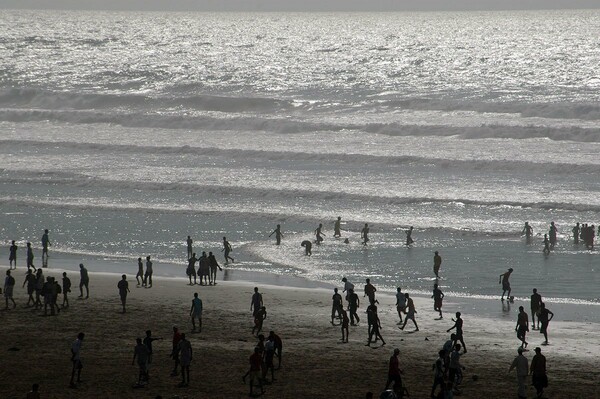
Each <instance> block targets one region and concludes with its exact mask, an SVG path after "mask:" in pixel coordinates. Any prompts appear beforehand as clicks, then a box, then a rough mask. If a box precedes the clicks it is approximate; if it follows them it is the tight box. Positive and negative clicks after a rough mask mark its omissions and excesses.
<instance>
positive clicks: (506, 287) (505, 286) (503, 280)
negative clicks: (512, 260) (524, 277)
mask: <svg viewBox="0 0 600 399" xmlns="http://www.w3.org/2000/svg"><path fill="white" fill-rule="evenodd" d="M512 272H513V269H512V267H511V268H509V269H508V271H507V272H506V273H502V274H501V275H500V278H499V280H498V284H502V297H501V298H500V300H501V301H503V300H504V294H506V293H507V292H508V294H507V295H506V299H508V300H510V281H508V279H509V278H510V275H511V274H512Z"/></svg>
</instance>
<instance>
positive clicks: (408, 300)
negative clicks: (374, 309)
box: [399, 293, 419, 331]
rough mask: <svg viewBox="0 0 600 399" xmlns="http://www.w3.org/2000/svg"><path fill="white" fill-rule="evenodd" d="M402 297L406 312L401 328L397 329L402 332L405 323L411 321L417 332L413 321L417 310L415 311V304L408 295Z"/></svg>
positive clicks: (415, 321)
mask: <svg viewBox="0 0 600 399" xmlns="http://www.w3.org/2000/svg"><path fill="white" fill-rule="evenodd" d="M404 297H405V298H406V308H407V309H408V311H407V313H406V317H404V324H402V327H399V328H400V329H401V330H404V327H406V323H408V321H409V320H412V322H413V323H414V324H415V331H419V326H418V325H417V320H415V314H416V313H417V309H415V303H414V301H413V299H412V298H411V297H410V295H408V293H406V294H404Z"/></svg>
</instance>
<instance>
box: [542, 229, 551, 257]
mask: <svg viewBox="0 0 600 399" xmlns="http://www.w3.org/2000/svg"><path fill="white" fill-rule="evenodd" d="M550 250H551V248H550V240H549V239H548V234H544V250H543V251H542V252H544V254H545V255H549V254H550Z"/></svg>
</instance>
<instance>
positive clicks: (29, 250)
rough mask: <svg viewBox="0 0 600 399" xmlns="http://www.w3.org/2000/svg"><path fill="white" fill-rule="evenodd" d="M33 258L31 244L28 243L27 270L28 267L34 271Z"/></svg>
mask: <svg viewBox="0 0 600 399" xmlns="http://www.w3.org/2000/svg"><path fill="white" fill-rule="evenodd" d="M33 258H34V256H33V248H31V243H30V242H28V243H27V269H29V268H30V267H32V268H33V270H34V271H35V270H36V268H35V266H34V265H33Z"/></svg>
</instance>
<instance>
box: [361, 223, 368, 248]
mask: <svg viewBox="0 0 600 399" xmlns="http://www.w3.org/2000/svg"><path fill="white" fill-rule="evenodd" d="M360 238H362V240H363V242H362V244H363V245H364V246H365V247H366V246H367V243H368V242H369V224H368V223H365V227H363V229H362V230H361V231H360Z"/></svg>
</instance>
